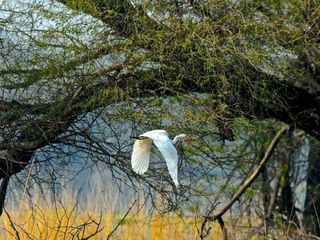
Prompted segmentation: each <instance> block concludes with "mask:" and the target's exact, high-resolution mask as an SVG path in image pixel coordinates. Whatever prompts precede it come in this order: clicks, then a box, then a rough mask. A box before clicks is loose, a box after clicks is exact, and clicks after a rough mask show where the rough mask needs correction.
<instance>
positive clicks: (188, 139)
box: [184, 136, 193, 141]
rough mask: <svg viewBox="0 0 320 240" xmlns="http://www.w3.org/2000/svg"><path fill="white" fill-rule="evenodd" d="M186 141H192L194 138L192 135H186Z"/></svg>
mask: <svg viewBox="0 0 320 240" xmlns="http://www.w3.org/2000/svg"><path fill="white" fill-rule="evenodd" d="M184 140H185V141H192V140H193V138H192V137H191V136H186V138H185V139H184Z"/></svg>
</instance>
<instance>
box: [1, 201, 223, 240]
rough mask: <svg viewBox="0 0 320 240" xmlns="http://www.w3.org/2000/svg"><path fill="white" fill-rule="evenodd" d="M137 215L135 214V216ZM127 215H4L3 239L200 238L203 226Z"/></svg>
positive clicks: (55, 211) (214, 233)
mask: <svg viewBox="0 0 320 240" xmlns="http://www.w3.org/2000/svg"><path fill="white" fill-rule="evenodd" d="M134 212H135V213H134ZM124 215H125V213H122V214H121V213H115V212H112V211H110V212H105V213H97V212H85V211H79V210H78V209H77V208H76V207H60V208H53V207H52V208H42V209H40V208H35V209H33V210H26V211H20V213H18V212H11V213H10V214H8V213H4V214H3V216H2V219H1V224H0V225H1V229H2V230H1V231H2V232H1V237H2V238H3V239H7V240H15V239H21V240H24V239H56V240H60V239H97V240H98V239H99V240H100V239H101V240H102V239H108V236H109V235H110V233H111V231H112V230H113V229H114V228H115V227H117V226H118V228H117V230H116V231H115V232H114V233H113V234H112V235H111V236H110V239H154V240H155V239H197V238H198V230H197V229H198V228H199V226H200V224H201V222H200V219H199V218H197V217H179V216H177V215H172V214H170V215H164V216H160V215H158V214H148V213H145V211H142V210H141V211H140V212H138V213H137V212H136V211H135V210H132V213H129V214H128V215H127V217H126V218H125V219H123V217H124ZM208 239H220V230H219V226H218V225H217V224H215V223H214V224H212V230H211V232H210V235H209V236H208Z"/></svg>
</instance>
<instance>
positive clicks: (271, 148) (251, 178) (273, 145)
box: [207, 126, 289, 221]
mask: <svg viewBox="0 0 320 240" xmlns="http://www.w3.org/2000/svg"><path fill="white" fill-rule="evenodd" d="M288 129H289V127H288V126H284V127H283V128H281V129H280V130H279V131H278V132H277V134H276V136H275V137H274V138H273V139H272V141H271V143H270V145H269V147H268V149H267V151H266V152H265V154H264V156H263V158H262V159H261V161H260V162H259V164H258V167H257V168H256V169H255V170H254V172H253V173H252V174H251V176H249V177H248V178H247V179H246V180H245V181H244V183H243V185H242V186H241V187H240V188H239V190H238V191H237V192H236V193H235V194H234V195H233V197H232V198H231V199H230V200H229V201H228V202H227V203H226V204H225V205H224V207H222V208H221V209H220V210H219V212H218V213H216V214H215V215H214V216H212V217H210V216H208V217H207V218H208V219H209V220H211V221H214V220H217V219H218V218H219V217H222V216H223V215H224V214H225V212H226V211H228V210H229V209H230V208H231V207H232V205H233V204H234V203H235V201H237V200H238V199H239V198H240V197H241V195H242V194H243V193H244V192H245V191H246V190H247V189H248V188H249V187H250V186H251V184H252V183H253V182H254V180H255V179H256V178H257V177H258V176H259V174H260V173H261V171H262V169H263V166H265V164H266V163H267V162H268V160H269V159H270V157H271V156H272V153H273V152H274V149H275V148H276V146H277V145H278V143H279V140H280V138H281V136H282V135H284V134H285V133H286V132H287V131H288Z"/></svg>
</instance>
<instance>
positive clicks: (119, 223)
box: [107, 200, 137, 240]
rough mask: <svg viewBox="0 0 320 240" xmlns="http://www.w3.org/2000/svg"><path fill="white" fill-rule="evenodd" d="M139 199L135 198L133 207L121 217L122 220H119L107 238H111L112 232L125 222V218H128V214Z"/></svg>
mask: <svg viewBox="0 0 320 240" xmlns="http://www.w3.org/2000/svg"><path fill="white" fill-rule="evenodd" d="M136 202H137V200H135V201H134V202H133V203H132V205H131V207H130V208H129V209H128V211H127V212H126V214H125V215H124V216H123V217H122V218H121V220H120V221H119V222H118V224H117V226H116V227H115V228H114V229H113V230H112V231H111V232H110V233H109V235H108V236H107V240H109V239H110V238H111V236H112V234H113V233H114V232H115V231H117V229H118V227H119V226H120V225H121V223H122V222H123V220H124V219H126V217H127V216H128V214H129V213H130V211H131V209H132V208H133V206H134V205H135V204H136Z"/></svg>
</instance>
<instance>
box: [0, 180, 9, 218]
mask: <svg viewBox="0 0 320 240" xmlns="http://www.w3.org/2000/svg"><path fill="white" fill-rule="evenodd" d="M9 180H10V177H9V176H7V177H4V178H3V180H2V183H1V186H0V216H1V215H2V212H3V208H4V202H5V199H6V194H7V188H8V185H9Z"/></svg>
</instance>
